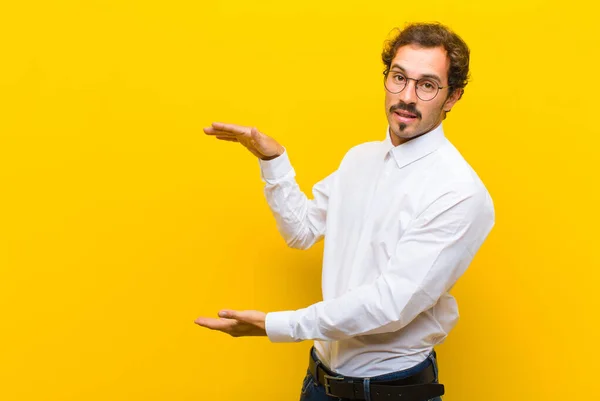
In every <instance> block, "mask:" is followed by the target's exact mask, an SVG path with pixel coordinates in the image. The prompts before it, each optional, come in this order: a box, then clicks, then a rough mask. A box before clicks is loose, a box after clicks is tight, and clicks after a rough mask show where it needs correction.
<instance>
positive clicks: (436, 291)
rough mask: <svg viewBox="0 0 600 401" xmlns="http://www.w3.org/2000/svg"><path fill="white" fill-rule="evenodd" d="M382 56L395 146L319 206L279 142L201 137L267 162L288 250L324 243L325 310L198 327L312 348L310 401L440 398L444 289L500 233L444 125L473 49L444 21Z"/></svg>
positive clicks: (332, 187)
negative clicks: (490, 236)
mask: <svg viewBox="0 0 600 401" xmlns="http://www.w3.org/2000/svg"><path fill="white" fill-rule="evenodd" d="M382 58H383V62H384V65H385V71H384V76H385V78H384V87H385V111H386V115H387V120H388V124H389V128H388V130H387V133H386V137H385V139H384V140H383V141H381V142H370V143H364V144H361V145H359V146H356V147H354V148H352V149H351V150H350V151H349V152H348V153H347V154H346V155H345V156H344V158H343V160H342V162H341V164H340V166H339V167H338V169H337V170H336V171H335V172H333V173H332V174H331V175H329V176H328V177H326V178H325V179H324V180H322V181H321V182H319V183H317V184H316V185H315V186H314V188H313V196H314V197H313V199H312V200H309V199H308V198H307V197H306V196H305V195H304V194H303V193H302V192H301V191H300V190H299V188H298V185H297V184H296V182H295V179H294V177H295V172H294V170H293V168H292V166H291V164H290V162H289V159H288V155H287V152H286V150H285V149H284V148H283V147H282V146H281V145H280V144H279V143H277V142H276V141H275V140H274V139H273V138H271V137H268V136H267V135H265V134H263V133H261V132H259V131H258V130H257V129H256V128H248V127H242V126H237V125H231V124H221V123H214V124H212V126H211V127H209V128H205V130H204V132H205V133H206V134H207V135H213V136H216V138H218V139H221V140H226V141H233V142H238V143H240V144H242V145H243V146H245V147H246V148H247V149H248V150H249V151H250V152H252V154H254V155H255V156H257V157H258V158H259V159H260V166H261V171H262V178H263V180H264V182H265V183H266V187H265V193H266V197H267V201H268V203H269V205H270V207H271V210H272V212H273V214H274V216H275V219H276V221H277V225H278V228H279V231H280V232H281V234H282V235H283V237H284V238H285V239H286V241H287V244H288V245H289V246H291V247H294V248H300V249H307V248H309V247H311V246H312V245H313V244H314V243H316V242H317V241H319V240H320V239H321V238H323V237H325V247H324V258H323V276H322V277H323V281H322V287H323V301H322V302H319V303H316V304H314V305H311V306H309V307H307V308H304V309H300V310H296V311H284V312H272V313H268V314H265V313H263V312H259V311H232V310H223V311H221V312H219V317H220V319H211V318H198V319H197V320H196V323H197V324H199V325H200V326H203V327H207V328H210V329H213V330H220V331H223V332H225V333H228V334H230V335H232V336H251V335H263V336H264V335H267V336H268V337H269V339H270V340H271V341H273V342H293V341H303V340H314V347H313V348H312V349H311V355H310V359H309V372H308V373H307V375H306V377H305V380H304V383H303V386H302V395H301V399H302V400H304V399H306V400H307V399H309V398H310V399H311V400H332V401H333V400H338V399H363V400H373V401H378V400H391V399H402V400H403V401H409V400H410V401H424V400H427V399H438V398H437V397H438V396H440V395H441V394H442V393H443V386H441V385H439V384H436V383H437V379H438V376H437V363H436V359H435V352H434V347H435V346H436V345H438V344H440V343H441V342H442V341H443V340H444V339H445V338H446V336H447V334H448V333H449V332H450V330H451V329H452V328H453V327H454V325H455V324H456V321H457V319H458V311H457V305H456V302H455V300H454V298H453V297H452V296H451V295H450V294H449V293H448V292H449V291H450V289H451V288H452V286H453V285H454V284H455V283H456V280H457V279H458V278H459V277H460V276H461V275H462V274H463V273H464V271H465V270H466V268H467V266H468V265H469V264H470V262H471V260H472V259H473V256H474V255H475V253H476V252H477V250H478V249H479V247H480V246H481V244H482V243H483V241H484V240H485V238H486V237H487V235H488V234H489V232H490V230H491V229H492V226H493V225H494V207H493V203H492V200H491V198H490V196H489V194H488V191H487V190H486V188H485V186H484V184H483V183H482V182H481V180H480V179H479V178H478V176H477V174H476V173H475V172H474V171H473V169H472V168H471V167H470V166H469V164H468V163H467V162H466V161H465V160H464V159H463V157H462V156H461V155H460V153H459V152H458V151H457V150H456V148H455V147H454V146H453V145H452V144H451V143H450V142H449V141H448V140H447V139H446V137H445V136H444V132H443V129H442V120H443V119H444V118H445V117H446V113H448V112H449V111H450V110H451V109H452V107H453V106H454V105H455V104H456V102H457V101H458V100H459V99H460V98H461V96H462V94H463V91H464V88H465V86H466V84H467V78H468V72H469V49H468V47H467V45H466V44H465V43H464V42H463V40H462V39H461V38H460V37H458V36H457V35H456V34H454V33H453V32H452V31H450V30H449V29H448V28H446V27H444V26H443V25H440V24H412V25H408V26H407V27H406V28H405V29H404V30H402V31H400V32H399V34H398V35H397V36H396V37H395V38H394V39H393V40H391V41H389V42H387V43H386V47H385V49H384V51H383V54H382Z"/></svg>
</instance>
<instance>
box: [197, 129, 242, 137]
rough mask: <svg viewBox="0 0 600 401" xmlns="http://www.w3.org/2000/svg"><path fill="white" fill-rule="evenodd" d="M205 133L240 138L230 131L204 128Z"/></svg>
mask: <svg viewBox="0 0 600 401" xmlns="http://www.w3.org/2000/svg"><path fill="white" fill-rule="evenodd" d="M203 130H204V133H205V134H206V135H221V136H231V137H235V136H238V135H239V134H236V133H233V132H230V131H220V130H217V129H214V128H212V127H207V128H203Z"/></svg>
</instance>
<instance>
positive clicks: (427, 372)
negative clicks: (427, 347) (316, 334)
mask: <svg viewBox="0 0 600 401" xmlns="http://www.w3.org/2000/svg"><path fill="white" fill-rule="evenodd" d="M308 370H309V371H310V373H311V375H312V376H313V378H314V379H315V381H316V382H317V383H318V384H321V385H322V386H323V387H325V393H326V394H327V395H329V396H332V397H339V398H347V399H349V400H365V399H366V397H365V390H364V385H363V382H364V379H362V378H355V377H352V378H350V377H344V376H342V375H338V374H336V373H333V372H332V371H331V370H329V369H328V368H327V367H325V366H324V365H323V364H322V363H321V362H320V361H318V362H317V361H315V360H314V359H313V357H312V355H311V356H310V359H309V363H308ZM434 380H435V372H434V369H433V365H432V364H430V365H429V366H427V367H426V368H425V369H423V370H422V371H420V372H418V373H415V374H414V375H411V376H408V377H405V378H402V379H393V380H389V381H376V382H371V383H370V384H369V388H370V390H369V392H370V395H371V396H370V398H371V401H390V400H401V401H426V400H429V399H431V398H435V397H439V396H441V395H443V394H444V385H443V384H439V383H433V381H434Z"/></svg>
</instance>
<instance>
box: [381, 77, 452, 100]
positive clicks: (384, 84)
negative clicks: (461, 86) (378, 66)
mask: <svg viewBox="0 0 600 401" xmlns="http://www.w3.org/2000/svg"><path fill="white" fill-rule="evenodd" d="M391 72H397V71H384V72H383V87H384V88H385V90H386V91H388V92H390V93H393V94H394V95H397V94H398V93H402V91H403V90H404V89H406V86H407V85H408V81H415V95H417V97H418V98H419V99H421V100H422V101H424V102H430V101H432V100H433V99H435V98H436V97H437V95H439V93H440V90H442V89H445V88H450V86H451V85H446V86H440V85H438V84H437V82H434V81H432V82H434V83H435V84H436V85H437V92H436V93H435V95H433V97H432V98H431V99H423V98H422V97H421V96H419V92H417V87H418V86H419V81H431V79H429V78H420V79H416V78H409V77H407V76H406V75H405V74H403V73H401V72H397V73H398V74H400V75H402V76H403V77H404V78H406V82H405V83H404V86H403V87H402V89H400V90H399V91H398V92H392V91H391V90H389V89H388V87H387V85H386V83H387V79H388V75H389V74H390V73H391Z"/></svg>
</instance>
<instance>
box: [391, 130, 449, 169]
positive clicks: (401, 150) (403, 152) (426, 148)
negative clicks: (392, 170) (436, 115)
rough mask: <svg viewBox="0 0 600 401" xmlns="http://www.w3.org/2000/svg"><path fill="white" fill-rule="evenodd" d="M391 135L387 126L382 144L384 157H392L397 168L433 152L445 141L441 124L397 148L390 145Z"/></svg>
mask: <svg viewBox="0 0 600 401" xmlns="http://www.w3.org/2000/svg"><path fill="white" fill-rule="evenodd" d="M391 135H392V133H391V132H390V128H389V126H388V129H387V135H386V136H385V139H384V140H383V142H382V143H383V146H384V149H385V155H386V157H387V155H390V156H391V157H393V158H394V160H395V161H396V164H397V165H398V168H402V167H405V166H408V165H409V164H411V163H413V162H415V161H417V160H419V159H421V158H423V157H425V156H427V155H428V154H430V153H433V152H435V151H436V150H438V149H439V148H440V147H441V146H442V145H443V144H444V143H445V142H446V141H447V139H446V136H445V135H444V129H443V128H442V124H440V125H438V126H437V127H436V128H435V129H433V130H432V131H429V132H428V133H426V134H424V135H421V136H419V137H417V138H415V139H411V140H410V141H408V142H405V143H403V144H401V145H398V146H394V144H392V139H391V137H390V136H391Z"/></svg>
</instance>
